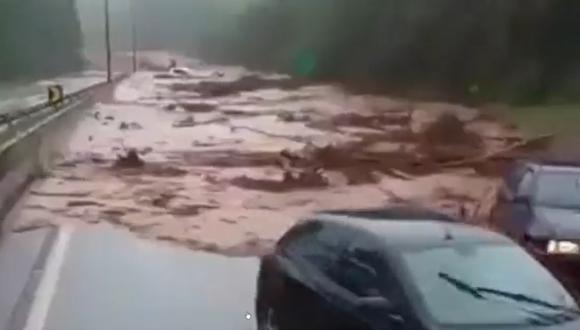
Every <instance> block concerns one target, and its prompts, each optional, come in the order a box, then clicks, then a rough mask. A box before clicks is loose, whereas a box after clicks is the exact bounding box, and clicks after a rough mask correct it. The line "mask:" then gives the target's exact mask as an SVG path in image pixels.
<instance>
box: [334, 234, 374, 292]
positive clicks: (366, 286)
mask: <svg viewBox="0 0 580 330" xmlns="http://www.w3.org/2000/svg"><path fill="white" fill-rule="evenodd" d="M352 238H353V239H352V240H351V242H350V244H349V246H348V248H347V249H345V252H344V253H343V254H341V256H340V257H339V259H338V263H337V269H338V272H337V276H336V278H335V280H336V282H337V283H338V284H339V285H341V286H342V287H344V288H345V289H347V290H349V291H350V292H352V293H354V294H356V295H357V296H359V297H375V296H383V295H384V290H383V288H382V286H383V284H384V282H383V281H384V278H383V276H384V275H385V274H384V273H385V272H384V270H385V263H384V259H383V257H382V255H381V253H380V252H379V251H378V250H377V249H376V247H374V246H372V244H370V243H368V241H365V240H364V237H356V236H355V237H352Z"/></svg>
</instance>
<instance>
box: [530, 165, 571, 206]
mask: <svg viewBox="0 0 580 330" xmlns="http://www.w3.org/2000/svg"><path fill="white" fill-rule="evenodd" d="M537 185H538V188H537V192H536V196H535V200H536V202H537V203H538V204H540V205H544V206H549V207H561V208H574V209H576V208H577V209H580V173H575V172H562V173H555V172H554V173H542V174H541V175H540V176H539V178H538V182H537Z"/></svg>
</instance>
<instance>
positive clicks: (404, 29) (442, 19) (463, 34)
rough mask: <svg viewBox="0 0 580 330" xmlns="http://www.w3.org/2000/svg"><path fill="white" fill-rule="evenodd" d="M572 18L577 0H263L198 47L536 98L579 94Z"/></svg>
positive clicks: (385, 79) (260, 62)
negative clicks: (231, 24) (232, 27)
mask: <svg viewBox="0 0 580 330" xmlns="http://www.w3.org/2000/svg"><path fill="white" fill-rule="evenodd" d="M579 17H580V2H579V1H575V0H555V1H545V0H365V1H352V0H292V1H286V0H261V1H254V2H253V3H252V4H251V5H249V6H248V7H247V8H246V9H245V11H244V12H243V13H242V14H240V15H238V22H237V25H236V26H235V29H234V30H233V31H230V32H228V33H224V30H223V29H222V30H219V31H217V32H216V34H214V35H209V36H208V38H207V43H206V44H204V47H203V48H202V50H203V51H204V55H205V56H206V58H210V59H212V60H220V61H225V62H237V63H240V62H241V63H243V64H245V65H249V66H251V67H255V68H260V69H273V70H284V71H286V72H291V73H295V74H301V75H307V76H310V77H314V78H319V79H331V80H340V81H346V82H352V83H353V84H355V85H361V86H369V85H372V86H375V87H377V86H378V87H380V88H383V89H385V90H386V91H391V92H397V93H404V94H410V95H417V96H427V97H434V96H435V97H444V98H466V97H471V98H478V99H486V100H495V99H501V100H508V101H515V102H536V101H543V100H547V99H557V98H571V97H576V98H578V96H580V19H578V18H579ZM216 40H221V41H222V42H221V43H219V42H216Z"/></svg>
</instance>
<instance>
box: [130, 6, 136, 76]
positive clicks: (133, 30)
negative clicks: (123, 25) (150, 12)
mask: <svg viewBox="0 0 580 330" xmlns="http://www.w3.org/2000/svg"><path fill="white" fill-rule="evenodd" d="M130 1H131V44H132V49H133V72H134V73H135V72H137V13H136V12H135V0H130Z"/></svg>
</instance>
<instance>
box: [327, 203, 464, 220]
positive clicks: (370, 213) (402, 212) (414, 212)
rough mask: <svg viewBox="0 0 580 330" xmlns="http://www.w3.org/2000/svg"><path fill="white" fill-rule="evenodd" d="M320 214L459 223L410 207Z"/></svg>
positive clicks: (368, 218) (441, 215)
mask: <svg viewBox="0 0 580 330" xmlns="http://www.w3.org/2000/svg"><path fill="white" fill-rule="evenodd" d="M319 214H325V215H336V216H348V217H353V218H363V219H367V220H380V221H389V220H406V221H417V220H425V219H429V220H433V221H442V222H458V220H457V219H454V218H452V217H451V216H449V215H447V214H443V213H440V212H436V211H433V210H429V209H425V208H420V207H408V206H393V207H384V208H374V209H361V210H332V211H324V212H320V213H319Z"/></svg>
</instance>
